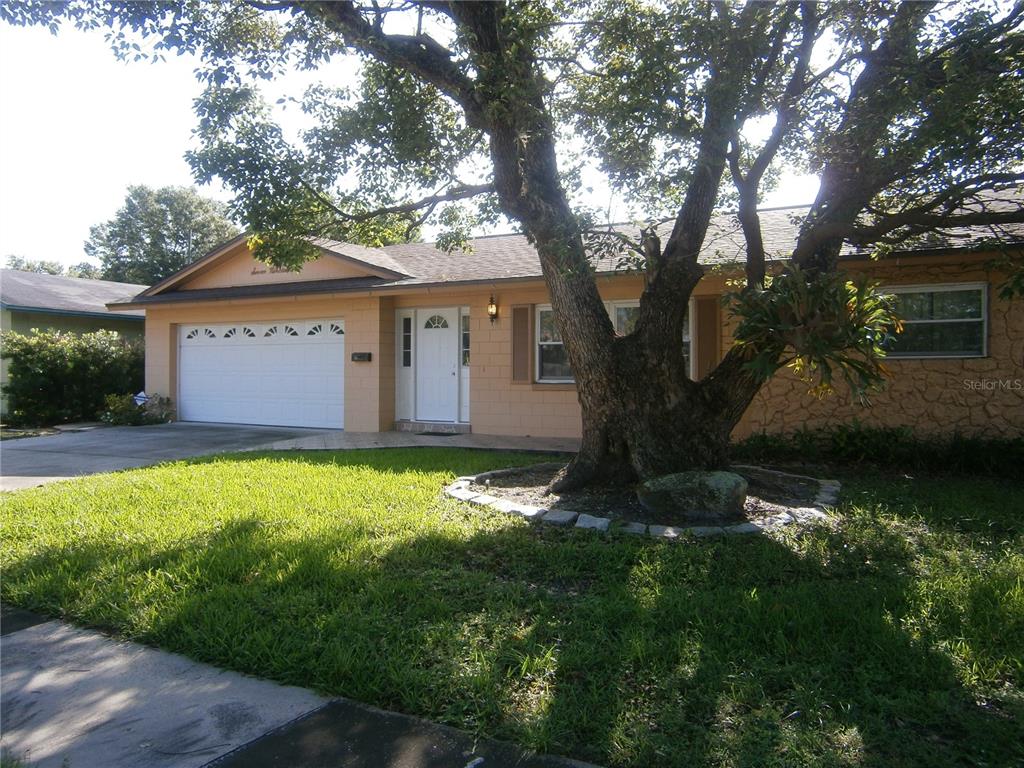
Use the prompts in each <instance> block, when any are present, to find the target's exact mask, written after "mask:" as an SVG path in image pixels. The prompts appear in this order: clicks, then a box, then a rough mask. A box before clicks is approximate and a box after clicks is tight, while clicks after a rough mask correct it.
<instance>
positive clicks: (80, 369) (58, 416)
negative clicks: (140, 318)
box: [2, 331, 143, 426]
mask: <svg viewBox="0 0 1024 768" xmlns="http://www.w3.org/2000/svg"><path fill="white" fill-rule="evenodd" d="M2 345H3V349H2V354H3V356H4V357H5V358H7V359H9V360H10V365H9V367H8V379H9V380H8V383H7V384H6V385H5V386H4V394H5V395H6V396H7V418H8V420H9V421H10V423H11V424H29V425H33V426H42V425H48V424H61V423H65V422H69V421H81V420H90V419H95V418H96V417H97V415H98V414H99V413H100V412H101V411H102V410H103V405H104V398H105V397H106V396H107V395H111V394H123V393H127V392H137V391H138V390H140V389H142V385H143V345H142V341H141V340H135V339H127V338H125V337H123V336H121V335H120V334H118V333H116V332H115V331H96V332H95V333H86V334H77V333H70V332H68V331H41V332H37V333H33V334H31V335H24V334H20V333H14V332H5V333H4V334H3V337H2Z"/></svg>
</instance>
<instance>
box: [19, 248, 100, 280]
mask: <svg viewBox="0 0 1024 768" xmlns="http://www.w3.org/2000/svg"><path fill="white" fill-rule="evenodd" d="M6 264H7V268H8V269H17V270H18V271H20V272H41V273H43V274H47V275H63V276H64V277H83V278H86V279H89V280H100V279H102V277H103V273H102V270H101V269H100V268H99V267H98V266H96V265H95V264H90V263H89V262H88V261H83V262H80V263H78V264H72V265H70V266H67V267H65V266H64V265H63V264H61V263H60V262H59V261H50V260H47V259H26V258H25V257H23V256H15V255H13V254H12V255H10V256H8V257H7V261H6Z"/></svg>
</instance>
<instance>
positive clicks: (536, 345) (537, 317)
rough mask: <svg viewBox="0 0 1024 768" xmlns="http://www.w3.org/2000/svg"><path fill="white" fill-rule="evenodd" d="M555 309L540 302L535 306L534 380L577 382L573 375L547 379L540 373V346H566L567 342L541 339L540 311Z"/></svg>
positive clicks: (543, 382) (557, 382)
mask: <svg viewBox="0 0 1024 768" xmlns="http://www.w3.org/2000/svg"><path fill="white" fill-rule="evenodd" d="M553 311H554V309H553V308H552V306H551V305H550V304H538V305H536V306H535V307H534V308H533V380H534V382H535V383H537V384H575V383H576V379H575V378H574V377H572V376H570V377H568V378H558V379H545V378H541V375H540V348H541V345H542V344H543V345H544V346H554V345H556V344H557V345H559V346H561V347H563V348H564V347H565V342H563V341H558V342H551V341H545V342H541V340H540V313H541V312H553Z"/></svg>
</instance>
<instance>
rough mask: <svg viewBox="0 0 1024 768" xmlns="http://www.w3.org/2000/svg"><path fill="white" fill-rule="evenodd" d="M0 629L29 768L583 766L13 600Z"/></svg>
mask: <svg viewBox="0 0 1024 768" xmlns="http://www.w3.org/2000/svg"><path fill="white" fill-rule="evenodd" d="M0 634H2V635H3V637H2V638H0V676H2V684H3V700H2V707H0V733H2V736H0V749H2V750H3V753H4V755H5V756H6V755H9V756H11V757H14V758H19V759H21V760H23V761H24V762H25V763H26V765H30V766H32V768H51V767H52V768H93V767H95V768H149V767H150V766H155V767H156V768H161V767H164V768H172V767H173V768H200V767H201V766H206V765H209V766H219V767H223V768H243V767H244V768H264V767H266V768H269V767H270V766H280V767H282V768H283V767H284V766H287V767H288V768H321V767H322V766H331V767H332V768H371V767H372V768H466V767H467V766H472V767H473V768H513V767H515V768H569V766H584V764H583V763H579V762H575V761H570V760H565V759H562V758H556V757H549V756H538V755H533V754H530V753H528V752H526V751H524V750H522V749H519V748H517V747H515V746H513V745H510V744H504V743H501V742H494V741H489V740H479V741H478V740H476V739H475V738H474V737H473V736H472V735H471V734H468V733H464V732H462V731H458V730H455V729H453V728H447V727H444V726H440V725H436V724H434V723H429V722H427V721H424V720H420V719H417V718H413V717H408V716H406V715H400V714H396V713H393V712H384V711H382V710H378V709H374V708H372V707H367V706H364V705H361V704H357V703H355V702H351V701H347V700H344V699H327V698H324V697H322V696H318V695H317V694H315V693H313V692H311V691H307V690H304V689H302V688H295V687H290V686H283V685H278V684H276V683H272V682H269V681H266V680H259V679H256V678H252V677H247V676H245V675H241V674H238V673H235V672H227V671H224V670H220V669H217V668H215V667H212V666H210V665H208V664H200V663H197V662H194V661H192V660H190V659H187V658H185V657H183V656H179V655H177V654H172V653H167V652H164V651H159V650H156V649H153V648H148V647H145V646H142V645H138V644H136V643H130V642H125V641H120V640H115V639H113V638H110V637H107V636H106V635H103V634H100V633H98V632H93V631H89V630H83V629H77V628H74V627H71V626H69V625H67V624H64V623H62V622H59V621H47V620H45V619H43V618H42V617H38V616H35V615H33V614H30V613H27V612H25V611H19V610H17V609H8V608H4V609H3V616H2V618H0Z"/></svg>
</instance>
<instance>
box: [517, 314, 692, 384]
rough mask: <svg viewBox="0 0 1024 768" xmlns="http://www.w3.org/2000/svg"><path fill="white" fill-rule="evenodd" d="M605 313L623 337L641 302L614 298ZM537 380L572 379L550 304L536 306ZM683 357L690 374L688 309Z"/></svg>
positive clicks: (630, 325)
mask: <svg viewBox="0 0 1024 768" xmlns="http://www.w3.org/2000/svg"><path fill="white" fill-rule="evenodd" d="M607 307H608V314H609V315H610V316H611V319H612V322H613V323H614V324H615V332H616V333H617V334H618V335H620V336H626V335H627V334H630V333H632V332H633V330H634V329H635V328H636V321H637V318H638V317H639V316H640V303H639V302H636V301H615V302H612V303H610V304H608V305H607ZM536 326H537V381H544V382H571V381H573V375H572V368H570V367H569V358H568V356H567V355H566V354H565V345H564V344H563V343H562V334H561V333H559V331H558V328H557V327H556V326H555V313H554V311H553V310H552V309H551V307H550V306H546V305H545V306H539V307H537V317H536ZM682 344H683V358H684V360H685V361H686V370H687V371H690V375H691V376H692V375H693V373H692V372H693V364H692V362H691V356H690V312H689V311H688V312H687V313H686V317H685V318H684V319H683V339H682Z"/></svg>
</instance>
